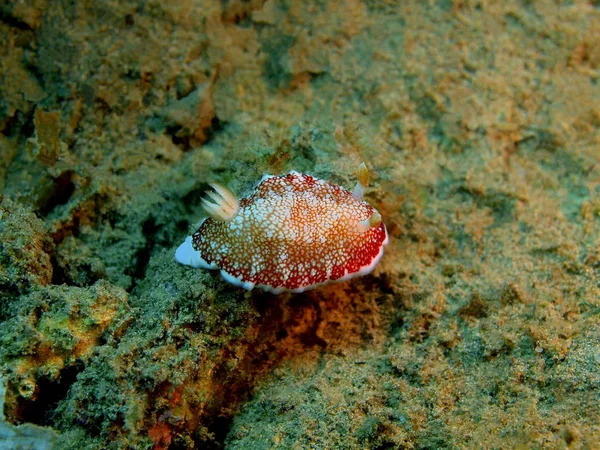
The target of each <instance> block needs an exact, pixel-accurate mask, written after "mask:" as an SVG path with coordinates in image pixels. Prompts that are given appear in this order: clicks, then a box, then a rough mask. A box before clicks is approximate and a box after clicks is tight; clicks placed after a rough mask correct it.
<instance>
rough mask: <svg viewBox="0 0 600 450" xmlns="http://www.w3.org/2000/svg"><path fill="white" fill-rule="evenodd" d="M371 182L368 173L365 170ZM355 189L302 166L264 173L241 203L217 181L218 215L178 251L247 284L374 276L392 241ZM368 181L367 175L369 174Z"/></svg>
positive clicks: (181, 257)
mask: <svg viewBox="0 0 600 450" xmlns="http://www.w3.org/2000/svg"><path fill="white" fill-rule="evenodd" d="M364 171H365V174H366V179H368V173H367V172H366V167H365V168H364ZM360 178H361V177H360V176H359V184H357V188H355V190H354V192H350V191H347V190H346V189H344V188H342V187H340V186H337V185H335V184H331V183H328V182H326V181H322V180H319V179H317V178H314V177H312V176H310V175H304V174H301V173H298V172H295V171H292V172H290V173H288V174H287V175H283V176H265V177H263V180H262V181H261V182H260V183H259V184H258V185H257V186H256V189H255V191H254V192H253V193H252V195H250V196H249V197H247V198H242V199H241V200H240V201H239V204H238V203H237V200H236V199H235V196H233V194H232V193H231V192H229V191H228V190H227V189H225V188H223V187H221V186H218V185H215V186H213V187H214V189H215V190H216V191H217V193H210V194H209V195H211V197H212V199H213V200H215V201H216V203H210V202H208V201H206V202H205V208H206V209H207V211H208V212H209V214H210V215H211V217H209V218H207V219H205V220H204V221H203V222H202V223H201V224H200V227H199V228H198V230H197V231H196V232H195V233H194V234H193V235H192V236H189V237H188V238H187V239H186V241H185V242H184V243H183V244H182V245H181V246H180V247H179V248H178V249H177V252H176V255H175V258H176V260H177V261H179V262H180V263H183V264H188V265H191V266H193V267H203V268H209V269H220V271H221V275H222V276H223V278H225V279H226V280H227V281H229V282H231V283H233V284H235V285H238V286H242V287H244V288H246V289H252V288H253V287H260V288H262V289H264V290H267V291H270V292H273V293H280V292H283V291H293V292H302V291H304V290H307V289H310V288H313V287H315V286H317V285H320V284H323V283H326V282H328V281H333V280H338V281H341V280H345V279H348V278H351V277H353V276H357V275H364V274H367V273H369V272H370V271H371V270H372V269H373V268H374V267H375V265H376V264H377V262H378V261H379V259H380V258H381V256H382V255H383V246H384V245H386V244H387V243H388V235H387V231H386V228H385V225H384V224H383V222H382V221H381V216H380V215H379V213H378V212H377V211H376V210H375V209H374V208H373V207H372V206H370V205H369V204H368V203H366V202H364V201H363V200H362V193H363V188H364V186H363V184H366V182H363V183H362V184H361V182H360ZM363 179H364V177H363Z"/></svg>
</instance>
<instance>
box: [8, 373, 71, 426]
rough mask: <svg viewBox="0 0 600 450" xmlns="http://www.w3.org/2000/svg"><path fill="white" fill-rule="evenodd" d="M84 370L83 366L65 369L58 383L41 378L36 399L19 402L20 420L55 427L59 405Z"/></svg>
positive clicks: (18, 415)
mask: <svg viewBox="0 0 600 450" xmlns="http://www.w3.org/2000/svg"><path fill="white" fill-rule="evenodd" d="M82 370H83V365H82V364H75V365H73V366H71V367H67V368H66V369H63V370H62V372H61V374H60V378H59V380H58V381H56V382H53V381H50V380H47V379H44V378H40V379H39V380H38V381H37V387H36V391H37V397H36V399H35V400H33V401H30V400H20V401H19V404H18V406H17V414H16V417H17V418H18V420H19V421H20V422H29V423H33V424H36V425H40V426H53V416H54V411H55V410H56V407H57V405H58V403H59V402H60V401H62V400H64V399H65V398H66V397H67V393H68V392H69V388H70V387H71V385H72V384H73V383H75V381H76V380H77V375H78V374H79V372H81V371H82Z"/></svg>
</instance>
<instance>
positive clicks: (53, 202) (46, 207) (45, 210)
mask: <svg viewBox="0 0 600 450" xmlns="http://www.w3.org/2000/svg"><path fill="white" fill-rule="evenodd" d="M74 175H75V172H74V171H72V170H67V171H65V172H63V173H61V174H60V175H59V176H58V177H56V178H53V179H52V184H51V186H50V189H48V191H47V192H46V195H44V196H43V197H42V198H40V199H39V200H38V205H37V211H38V213H39V214H40V216H42V217H45V216H47V215H48V214H49V213H50V212H52V211H53V210H54V208H56V207H57V206H60V205H66V204H67V202H68V201H69V200H70V199H71V196H72V195H73V193H74V192H75V183H73V177H74Z"/></svg>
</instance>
